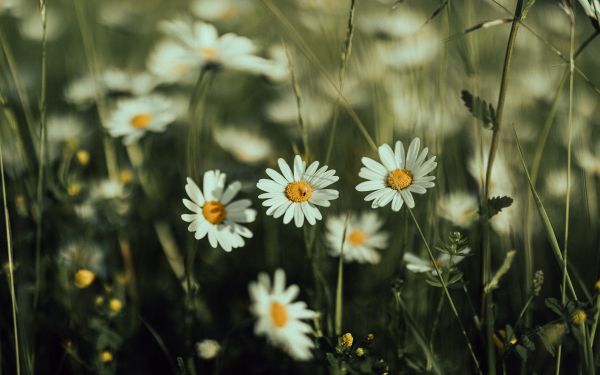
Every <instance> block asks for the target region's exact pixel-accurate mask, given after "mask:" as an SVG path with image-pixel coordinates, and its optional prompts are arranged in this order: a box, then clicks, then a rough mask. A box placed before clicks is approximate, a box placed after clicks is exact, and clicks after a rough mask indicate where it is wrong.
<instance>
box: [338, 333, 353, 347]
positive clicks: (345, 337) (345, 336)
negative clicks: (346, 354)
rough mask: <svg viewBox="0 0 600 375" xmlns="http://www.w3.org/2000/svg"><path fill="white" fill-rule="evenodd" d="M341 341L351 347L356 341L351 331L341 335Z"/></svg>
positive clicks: (345, 345)
mask: <svg viewBox="0 0 600 375" xmlns="http://www.w3.org/2000/svg"><path fill="white" fill-rule="evenodd" d="M340 343H341V344H342V346H343V347H344V348H349V347H351V346H352V343H354V337H352V334H351V333H344V334H343V335H342V337H341V340H340Z"/></svg>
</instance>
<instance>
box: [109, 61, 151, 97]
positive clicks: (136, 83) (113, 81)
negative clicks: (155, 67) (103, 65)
mask: <svg viewBox="0 0 600 375" xmlns="http://www.w3.org/2000/svg"><path fill="white" fill-rule="evenodd" d="M102 82H103V84H104V86H105V87H106V89H107V90H108V91H112V92H119V93H128V94H132V95H136V96H139V95H146V94H149V93H150V92H151V91H152V90H153V89H154V88H155V87H156V85H157V84H158V81H157V79H156V77H154V76H153V75H152V74H150V73H148V72H137V73H131V72H125V71H123V70H119V69H116V68H110V69H107V70H105V71H104V72H103V73H102Z"/></svg>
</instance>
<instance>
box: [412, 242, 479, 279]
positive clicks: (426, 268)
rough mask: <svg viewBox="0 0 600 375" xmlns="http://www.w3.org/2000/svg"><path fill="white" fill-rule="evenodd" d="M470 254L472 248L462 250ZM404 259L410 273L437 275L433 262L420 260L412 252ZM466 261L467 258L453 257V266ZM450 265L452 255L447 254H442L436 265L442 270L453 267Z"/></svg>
mask: <svg viewBox="0 0 600 375" xmlns="http://www.w3.org/2000/svg"><path fill="white" fill-rule="evenodd" d="M470 252H471V249H470V248H466V249H464V250H462V253H463V254H469V253H470ZM402 259H403V260H404V262H405V263H406V269H408V270H409V271H412V272H415V273H422V272H431V273H435V267H434V265H433V264H431V261H429V260H425V259H422V258H419V257H418V256H416V255H415V254H413V253H410V252H406V253H404V256H403V258H402ZM464 259H465V257H464V256H462V255H455V256H453V257H452V265H455V264H458V263H460V262H462V261H463V260H464ZM449 263H450V255H449V254H446V253H443V254H440V256H438V257H437V259H436V260H435V265H436V266H437V267H438V268H440V269H442V268H447V267H449V266H451V265H450V264H449Z"/></svg>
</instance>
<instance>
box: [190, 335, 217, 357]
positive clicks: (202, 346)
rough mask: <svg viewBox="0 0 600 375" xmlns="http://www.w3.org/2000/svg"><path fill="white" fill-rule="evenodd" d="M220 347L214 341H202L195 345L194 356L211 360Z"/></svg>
mask: <svg viewBox="0 0 600 375" xmlns="http://www.w3.org/2000/svg"><path fill="white" fill-rule="evenodd" d="M220 350H221V345H219V343H218V342H217V341H215V340H209V339H206V340H202V341H201V342H197V343H196V354H197V355H198V357H200V358H202V359H206V360H208V359H213V358H215V357H216V356H217V354H219V351H220Z"/></svg>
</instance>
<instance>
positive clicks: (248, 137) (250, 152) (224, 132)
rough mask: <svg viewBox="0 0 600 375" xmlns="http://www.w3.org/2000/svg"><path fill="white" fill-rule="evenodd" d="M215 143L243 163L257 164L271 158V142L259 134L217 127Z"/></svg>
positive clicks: (239, 129)
mask: <svg viewBox="0 0 600 375" xmlns="http://www.w3.org/2000/svg"><path fill="white" fill-rule="evenodd" d="M214 137H215V141H216V142H217V143H218V144H219V146H221V148H223V149H224V150H225V151H227V152H229V153H230V154H231V155H233V157H235V158H236V159H237V160H239V161H241V162H242V163H246V164H256V163H259V162H261V161H264V160H265V159H267V158H268V157H269V156H271V152H272V151H273V150H272V146H271V142H269V140H268V139H267V138H265V137H263V136H262V135H260V134H259V133H257V132H253V131H250V130H246V129H242V128H234V127H226V128H223V127H217V128H216V129H215V132H214Z"/></svg>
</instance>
